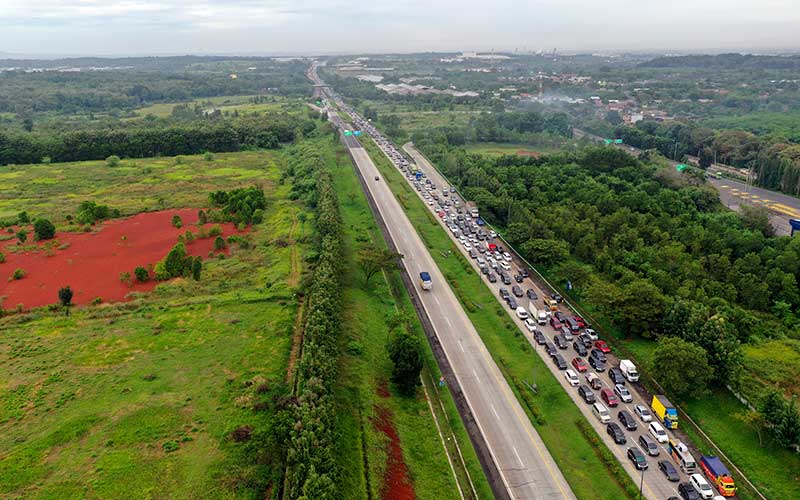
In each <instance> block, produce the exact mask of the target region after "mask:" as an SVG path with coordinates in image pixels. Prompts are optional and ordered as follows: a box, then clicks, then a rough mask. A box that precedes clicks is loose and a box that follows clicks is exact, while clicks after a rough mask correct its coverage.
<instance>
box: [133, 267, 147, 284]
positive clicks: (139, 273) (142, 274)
mask: <svg viewBox="0 0 800 500" xmlns="http://www.w3.org/2000/svg"><path fill="white" fill-rule="evenodd" d="M133 275H134V276H135V277H136V281H138V282H139V283H144V282H145V281H147V280H149V279H150V273H149V272H147V269H145V268H144V267H142V266H138V267H137V268H136V269H134V270H133Z"/></svg>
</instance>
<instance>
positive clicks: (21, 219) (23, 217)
mask: <svg viewBox="0 0 800 500" xmlns="http://www.w3.org/2000/svg"><path fill="white" fill-rule="evenodd" d="M30 223H31V218H30V217H29V216H28V212H25V211H22V212H20V213H19V214H17V224H30Z"/></svg>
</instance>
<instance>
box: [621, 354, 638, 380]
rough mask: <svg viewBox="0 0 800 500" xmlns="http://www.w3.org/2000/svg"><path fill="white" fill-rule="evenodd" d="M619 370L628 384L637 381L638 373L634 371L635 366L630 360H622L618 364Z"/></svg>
mask: <svg viewBox="0 0 800 500" xmlns="http://www.w3.org/2000/svg"><path fill="white" fill-rule="evenodd" d="M619 369H620V371H622V374H623V375H624V376H625V378H626V379H628V382H636V381H638V380H639V372H638V371H637V370H636V365H634V364H633V361H631V360H630V359H623V360H622V361H620V362H619Z"/></svg>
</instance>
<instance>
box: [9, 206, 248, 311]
mask: <svg viewBox="0 0 800 500" xmlns="http://www.w3.org/2000/svg"><path fill="white" fill-rule="evenodd" d="M197 212H198V211H197V210H196V209H191V208H186V209H177V210H164V211H161V212H148V213H142V214H138V215H135V216H133V217H129V218H127V219H115V220H111V221H106V222H104V223H103V224H101V225H99V227H98V230H97V231H94V232H91V233H58V234H57V235H56V238H55V239H56V240H57V242H58V245H56V246H54V248H53V251H52V254H51V255H49V256H48V255H47V252H46V251H45V250H44V249H41V250H38V251H29V252H13V251H11V250H12V249H13V247H15V246H16V243H15V242H13V241H12V242H7V243H6V244H5V245H4V246H3V247H2V248H0V250H2V251H3V253H5V255H6V262H5V263H4V264H0V297H2V299H3V302H2V307H3V308H5V309H13V308H14V307H16V306H17V305H18V304H22V305H23V307H24V308H26V309H27V308H31V307H38V306H44V305H47V304H53V303H56V302H58V289H59V288H61V287H64V286H67V285H69V286H70V287H71V288H72V290H73V291H74V293H75V295H74V297H73V299H72V301H73V303H75V304H87V303H89V302H91V301H92V300H94V299H95V298H96V297H101V298H102V300H103V301H104V302H110V301H122V300H126V298H127V295H128V294H129V293H130V292H147V291H150V290H152V289H153V288H155V286H156V285H157V284H158V283H157V282H155V281H153V280H150V281H148V282H147V283H137V282H136V281H135V279H134V283H133V285H131V286H128V285H127V284H125V283H123V282H121V281H120V279H119V275H120V273H123V272H129V273H131V277H132V278H133V270H134V268H135V267H137V266H143V267H147V266H148V264H155V263H156V262H158V261H159V260H161V259H163V258H164V257H165V256H166V255H167V253H168V252H169V250H170V249H171V248H172V247H173V246H174V245H175V244H176V243H177V242H178V235H180V234H183V233H185V232H186V231H187V230H191V231H192V232H193V233H195V235H197V232H198V227H197V226H196V225H195V224H196V222H197ZM174 215H179V216H180V217H181V219H182V220H183V227H182V228H181V229H177V228H175V227H173V226H172V216H174ZM211 225H212V224H207V225H206V227H207V228H208V227H210V226H211ZM220 227H221V228H222V233H223V237H227V236H229V235H231V234H235V233H238V232H239V231H237V230H236V227H235V226H234V225H233V224H220ZM51 241H52V240H51ZM45 243H46V242H45ZM45 243H42V244H39V246H40V247H42V246H44V244H45ZM213 248H214V238H204V239H202V240H199V239H196V240H194V241H193V242H192V243H189V244H187V245H186V250H187V252H188V253H190V254H191V255H194V256H200V257H203V258H204V259H205V258H206V257H207V256H208V253H209V252H210V251H211V250H212V249H213ZM18 268H21V269H24V270H25V271H26V273H27V275H26V276H25V277H24V278H23V279H21V280H9V278H10V276H11V275H12V274H13V273H14V270H15V269H18Z"/></svg>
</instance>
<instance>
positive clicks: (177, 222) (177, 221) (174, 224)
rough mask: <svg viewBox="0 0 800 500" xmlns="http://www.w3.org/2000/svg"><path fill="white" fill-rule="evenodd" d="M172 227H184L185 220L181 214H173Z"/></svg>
mask: <svg viewBox="0 0 800 500" xmlns="http://www.w3.org/2000/svg"><path fill="white" fill-rule="evenodd" d="M172 227H175V228H178V229H180V228H182V227H183V220H182V219H181V216H180V215H173V216H172Z"/></svg>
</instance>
